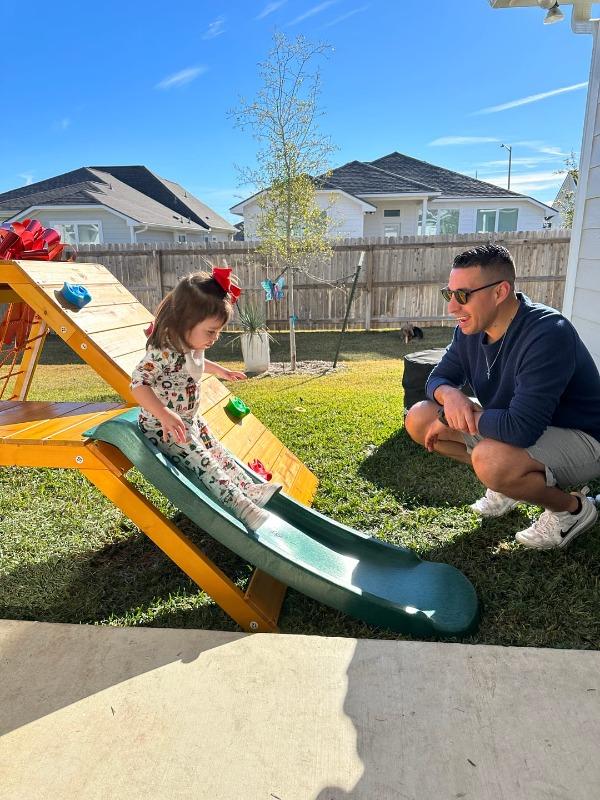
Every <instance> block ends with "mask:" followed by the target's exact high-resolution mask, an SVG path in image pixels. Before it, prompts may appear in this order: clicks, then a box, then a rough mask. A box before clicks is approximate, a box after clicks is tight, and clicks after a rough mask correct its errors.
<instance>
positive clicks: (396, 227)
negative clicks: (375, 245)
mask: <svg viewBox="0 0 600 800" xmlns="http://www.w3.org/2000/svg"><path fill="white" fill-rule="evenodd" d="M383 235H384V237H385V238H386V239H391V238H393V237H396V238H397V237H398V236H400V223H399V222H386V223H384V226H383Z"/></svg>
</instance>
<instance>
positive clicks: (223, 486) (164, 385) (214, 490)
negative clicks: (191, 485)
mask: <svg viewBox="0 0 600 800" xmlns="http://www.w3.org/2000/svg"><path fill="white" fill-rule="evenodd" d="M203 370H204V352H203V351H194V352H192V353H187V354H183V353H179V352H177V351H176V350H170V349H158V348H149V349H148V350H147V351H146V355H145V356H144V358H143V359H142V360H141V361H140V363H139V364H138V365H137V367H136V368H135V369H134V371H133V375H132V380H131V388H132V389H134V388H135V387H137V386H149V387H150V388H151V389H152V391H153V392H154V393H155V394H156V396H157V397H158V399H159V400H160V401H161V403H162V404H163V405H165V406H166V407H167V408H170V409H172V410H173V411H175V412H176V413H177V414H179V416H180V417H181V419H182V420H183V423H184V425H185V430H186V442H185V444H180V443H179V442H177V441H175V439H174V438H173V437H169V440H168V441H166V442H163V440H162V436H163V430H162V427H161V424H160V422H159V420H158V419H156V417H154V416H152V414H150V413H149V412H148V411H146V410H145V409H143V408H141V409H140V416H139V420H138V422H139V426H140V428H141V430H142V432H143V433H144V435H145V436H147V437H148V438H149V439H150V441H151V442H152V444H154V445H155V446H156V447H158V448H159V450H162V451H163V452H164V453H165V454H166V455H167V456H168V457H169V458H170V459H171V461H172V462H173V463H174V464H181V465H184V466H185V467H187V468H188V469H190V470H191V471H192V472H194V473H195V474H196V475H197V476H198V477H199V478H200V480H201V481H202V483H203V484H204V485H205V486H206V488H207V489H208V491H209V492H210V493H211V494H212V495H214V496H215V497H216V498H217V500H219V501H220V502H221V503H223V505H224V506H226V507H228V508H229V509H230V510H231V511H233V513H234V514H235V515H236V516H240V514H242V515H243V514H244V512H246V511H248V510H249V509H250V508H252V506H253V503H252V495H253V494H254V493H256V492H260V489H261V486H260V484H255V483H253V482H252V481H251V480H250V479H249V478H248V476H247V475H246V473H245V472H244V471H243V470H242V469H240V467H239V466H238V465H237V464H236V463H235V459H234V457H233V456H232V454H231V453H230V452H229V451H228V450H226V449H225V448H224V447H223V446H222V445H221V443H220V442H219V441H218V439H216V438H215V437H214V436H213V435H212V433H211V432H210V430H209V428H208V425H207V424H206V421H205V420H204V419H203V418H202V417H201V416H199V414H198V411H199V408H200V381H201V379H202V373H203Z"/></svg>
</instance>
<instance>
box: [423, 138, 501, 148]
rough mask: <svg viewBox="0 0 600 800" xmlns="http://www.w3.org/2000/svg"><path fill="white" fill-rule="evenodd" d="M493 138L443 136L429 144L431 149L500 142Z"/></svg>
mask: <svg viewBox="0 0 600 800" xmlns="http://www.w3.org/2000/svg"><path fill="white" fill-rule="evenodd" d="M499 141H500V139H496V138H495V137H493V136H441V137H440V138H439V139H434V140H433V141H432V142H429V147H444V146H445V145H451V144H485V143H487V142H499Z"/></svg>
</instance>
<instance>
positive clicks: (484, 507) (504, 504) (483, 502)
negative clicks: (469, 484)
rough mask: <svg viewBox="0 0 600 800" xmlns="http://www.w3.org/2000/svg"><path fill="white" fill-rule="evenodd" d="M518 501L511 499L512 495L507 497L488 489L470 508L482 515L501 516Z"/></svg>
mask: <svg viewBox="0 0 600 800" xmlns="http://www.w3.org/2000/svg"><path fill="white" fill-rule="evenodd" d="M518 502H519V501H518V500H513V499H512V497H507V496H506V495H505V494H500V492H494V491H492V490H491V489H488V490H487V492H486V493H485V494H484V496H483V497H481V498H480V499H479V500H477V502H475V503H473V504H472V505H471V509H472V510H473V511H475V512H477V514H481V516H482V517H501V516H503V515H504V514H508V512H509V511H510V510H511V508H514V507H515V506H516V505H517V503H518Z"/></svg>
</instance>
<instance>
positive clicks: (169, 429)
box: [158, 406, 186, 444]
mask: <svg viewBox="0 0 600 800" xmlns="http://www.w3.org/2000/svg"><path fill="white" fill-rule="evenodd" d="M158 420H159V422H160V424H161V425H162V429H163V437H162V439H163V442H166V441H167V439H168V438H169V436H172V437H173V439H175V441H176V442H179V444H185V442H186V433H185V425H184V422H183V420H182V419H181V417H180V416H179V414H177V413H176V412H175V411H173V409H171V408H167V407H166V406H165V407H164V409H163V411H161V413H160V416H159V417H158Z"/></svg>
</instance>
